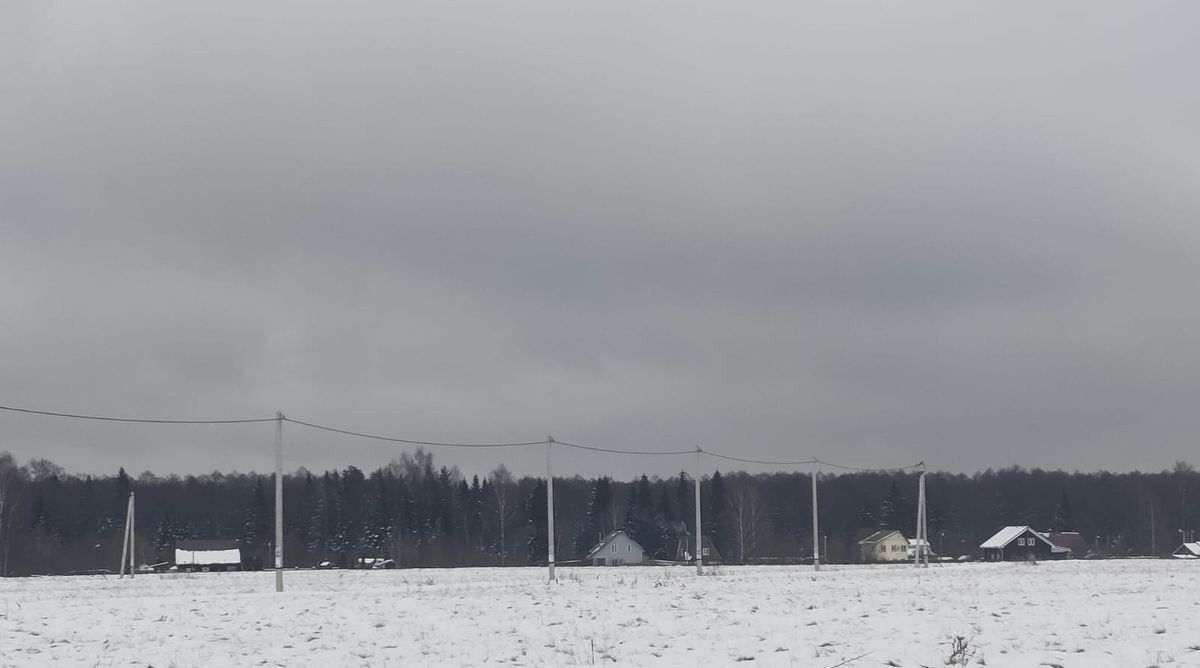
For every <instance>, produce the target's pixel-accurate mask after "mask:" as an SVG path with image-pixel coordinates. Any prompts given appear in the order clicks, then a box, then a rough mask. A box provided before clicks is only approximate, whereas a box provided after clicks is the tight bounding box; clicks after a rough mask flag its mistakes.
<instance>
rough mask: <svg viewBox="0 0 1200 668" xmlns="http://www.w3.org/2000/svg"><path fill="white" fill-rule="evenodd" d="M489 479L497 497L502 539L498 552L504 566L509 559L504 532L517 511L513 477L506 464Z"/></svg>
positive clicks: (499, 467)
mask: <svg viewBox="0 0 1200 668" xmlns="http://www.w3.org/2000/svg"><path fill="white" fill-rule="evenodd" d="M488 477H489V478H490V479H491V481H492V494H494V495H495V496H496V528H497V529H498V533H499V537H500V542H499V545H498V546H497V551H498V552H499V553H500V564H501V565H503V564H504V562H505V559H507V557H508V543H507V542H505V537H504V530H505V528H506V527H507V526H508V522H509V520H510V519H511V518H512V514H513V511H514V510H515V509H514V508H513V503H514V502H515V499H514V496H515V492H514V489H513V477H512V474H511V473H509V472H508V469H507V468H506V467H505V466H504V464H501V465H499V466H497V467H496V469H495V470H494V471H492V474H491V475H490V476H488Z"/></svg>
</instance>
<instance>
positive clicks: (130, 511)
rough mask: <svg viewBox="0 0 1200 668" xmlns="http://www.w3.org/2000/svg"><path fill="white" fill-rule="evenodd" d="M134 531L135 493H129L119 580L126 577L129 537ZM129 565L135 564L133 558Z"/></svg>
mask: <svg viewBox="0 0 1200 668" xmlns="http://www.w3.org/2000/svg"><path fill="white" fill-rule="evenodd" d="M132 531H133V492H130V493H129V501H128V502H127V503H126V504H125V533H124V535H122V536H121V561H120V562H118V563H117V579H118V580H119V579H121V578H123V577H125V561H126V557H128V556H129V536H130V535H131V533H132ZM129 563H133V559H132V557H130V558H129ZM129 577H130V578H132V577H133V569H132V568H131V569H129Z"/></svg>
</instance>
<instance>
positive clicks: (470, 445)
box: [283, 416, 546, 448]
mask: <svg viewBox="0 0 1200 668" xmlns="http://www.w3.org/2000/svg"><path fill="white" fill-rule="evenodd" d="M283 420H284V421H285V422H291V423H292V424H298V425H301V426H304V427H309V428H311V429H320V430H321V431H329V432H333V433H335V434H343V435H345V436H357V437H358V438H369V439H372V440H375V441H387V442H389V443H405V444H408V445H430V446H438V447H445V448H519V447H522V446H526V445H545V444H546V441H522V442H520V443H446V442H441V441H417V440H413V439H408V438H396V437H394V436H380V435H379V434H367V433H364V432H361V431H351V430H349V429H340V428H338V427H329V426H326V425H323V424H315V423H312V422H305V421H303V420H295V419H293V418H290V417H286V416H285V417H284V418H283Z"/></svg>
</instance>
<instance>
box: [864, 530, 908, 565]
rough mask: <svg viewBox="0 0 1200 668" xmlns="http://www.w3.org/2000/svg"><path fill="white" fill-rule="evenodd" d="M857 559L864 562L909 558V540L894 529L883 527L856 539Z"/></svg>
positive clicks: (884, 561) (873, 562)
mask: <svg viewBox="0 0 1200 668" xmlns="http://www.w3.org/2000/svg"><path fill="white" fill-rule="evenodd" d="M858 554H859V559H860V560H861V561H862V562H863V563H865V564H876V563H887V562H894V561H905V560H907V559H909V540H908V539H907V538H905V537H904V534H902V533H900V532H899V531H896V530H894V529H883V530H881V531H876V532H875V533H873V534H871V535H869V536H867V537H866V538H863V539H862V540H860V541H858Z"/></svg>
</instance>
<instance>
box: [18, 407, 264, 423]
mask: <svg viewBox="0 0 1200 668" xmlns="http://www.w3.org/2000/svg"><path fill="white" fill-rule="evenodd" d="M0 410H4V411H10V412H13V413H28V414H31V415H46V416H50V417H61V418H71V419H72V420H98V421H101V422H138V423H142V424H246V423H250V422H274V421H275V420H276V418H273V417H272V418H248V419H243V420H164V419H153V418H128V417H112V416H107V415H83V414H80V413H60V412H58V411H41V410H34V409H32V408H16V407H15V406H0Z"/></svg>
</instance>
